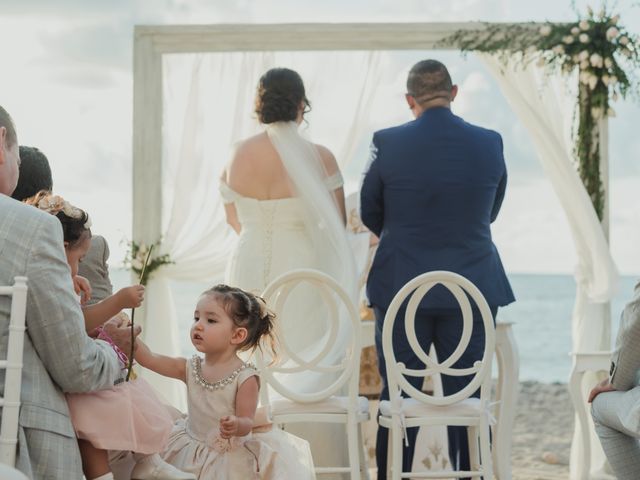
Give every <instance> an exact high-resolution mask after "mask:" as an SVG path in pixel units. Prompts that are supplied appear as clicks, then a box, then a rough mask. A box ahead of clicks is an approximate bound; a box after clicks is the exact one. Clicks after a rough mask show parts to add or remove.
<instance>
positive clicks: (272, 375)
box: [256, 269, 369, 480]
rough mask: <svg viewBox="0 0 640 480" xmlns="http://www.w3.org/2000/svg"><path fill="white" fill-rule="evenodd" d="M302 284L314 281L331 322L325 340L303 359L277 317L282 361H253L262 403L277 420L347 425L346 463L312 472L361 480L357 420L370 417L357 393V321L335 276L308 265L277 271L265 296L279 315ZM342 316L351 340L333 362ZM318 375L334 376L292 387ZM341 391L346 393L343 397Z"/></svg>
mask: <svg viewBox="0 0 640 480" xmlns="http://www.w3.org/2000/svg"><path fill="white" fill-rule="evenodd" d="M305 283H306V284H310V285H311V286H313V288H314V289H315V291H316V292H317V293H318V295H319V296H320V297H321V298H322V303H323V305H324V306H325V307H326V311H327V314H328V319H327V320H328V324H329V325H328V331H327V332H326V335H325V337H324V338H325V340H326V343H325V344H324V345H323V346H321V348H319V349H318V350H317V351H315V350H314V355H313V358H311V359H308V358H302V355H301V354H300V352H298V351H297V350H296V349H295V347H296V346H295V345H290V344H288V343H287V335H286V332H283V331H282V325H281V322H278V321H277V320H276V333H277V335H278V340H279V347H280V352H279V354H280V355H281V357H282V358H281V361H280V362H278V363H276V364H274V365H270V359H268V358H267V357H266V356H265V354H264V353H261V352H257V354H256V362H257V364H258V368H259V369H260V371H261V378H262V379H263V381H264V383H265V385H264V388H262V389H261V393H260V395H261V403H262V405H263V406H265V407H266V408H267V411H268V412H269V413H270V416H271V420H272V421H273V423H274V424H276V425H285V424H289V423H298V422H304V423H312V422H321V423H342V424H345V427H346V433H347V442H348V453H349V465H348V466H344V465H340V466H332V467H317V468H316V474H329V473H350V477H351V479H352V480H355V479H360V478H361V475H362V477H364V478H368V470H367V468H366V462H365V461H364V458H365V453H364V451H363V449H364V443H363V441H362V432H361V424H362V422H365V421H367V420H368V419H369V405H368V401H367V399H366V398H365V397H359V396H358V387H359V378H358V377H359V373H360V350H361V331H360V329H361V325H360V318H359V316H358V312H357V310H356V307H355V305H354V304H353V301H352V300H351V299H350V298H349V296H348V295H347V293H346V292H345V291H344V290H343V289H342V287H340V285H338V283H337V282H336V281H335V280H333V279H332V278H331V277H329V276H328V275H326V274H324V273H322V272H319V271H317V270H311V269H299V270H292V271H291V272H288V273H285V274H283V275H281V276H279V277H278V278H276V279H274V280H273V281H272V282H271V283H270V284H269V285H268V286H267V288H266V289H265V291H264V293H263V297H264V299H265V301H266V302H267V304H268V305H269V307H270V308H271V309H272V310H273V311H274V312H275V313H276V315H280V314H282V312H283V311H284V309H285V305H286V303H287V299H288V297H289V295H290V293H291V291H292V290H293V289H294V288H296V287H298V286H300V285H302V284H305ZM341 312H342V316H341ZM305 313H306V312H300V321H304V320H305V319H306V318H307V317H305ZM345 317H347V319H348V322H349V325H348V331H349V332H348V333H349V341H348V343H347V347H346V348H345V351H344V356H342V358H339V359H337V360H336V361H335V362H331V361H329V360H328V359H327V355H328V354H330V352H331V351H332V350H333V346H334V345H335V342H336V340H337V339H338V333H339V332H343V333H344V331H345V329H344V325H342V327H341V326H340V322H344V321H345ZM317 374H325V375H334V378H335V379H332V380H331V381H330V382H326V383H323V384H322V385H317V387H315V389H313V388H312V389H310V390H306V391H304V392H301V391H299V390H296V389H295V388H293V387H292V386H291V385H292V383H295V379H296V378H298V379H299V378H301V377H300V376H301V375H317ZM287 380H289V381H287ZM267 387H271V388H272V389H273V391H274V392H275V393H277V394H278V395H280V396H281V397H282V398H277V399H276V398H274V399H272V398H270V395H269V388H267ZM345 390H346V396H341V394H342V393H343V392H344V391H345Z"/></svg>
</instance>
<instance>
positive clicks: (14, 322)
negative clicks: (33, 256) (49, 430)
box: [0, 277, 27, 467]
mask: <svg viewBox="0 0 640 480" xmlns="http://www.w3.org/2000/svg"><path fill="white" fill-rule="evenodd" d="M0 295H7V296H10V297H11V315H10V318H9V335H8V346H7V359H6V360H2V361H0V369H6V372H5V377H4V397H2V398H0V407H2V419H1V420H0V423H1V425H0V463H4V464H7V465H9V466H11V467H13V466H14V465H15V462H16V445H17V444H18V416H19V414H20V388H21V386H22V353H23V344H24V330H25V326H24V324H25V314H26V310H27V279H26V277H15V279H14V284H13V286H11V287H0Z"/></svg>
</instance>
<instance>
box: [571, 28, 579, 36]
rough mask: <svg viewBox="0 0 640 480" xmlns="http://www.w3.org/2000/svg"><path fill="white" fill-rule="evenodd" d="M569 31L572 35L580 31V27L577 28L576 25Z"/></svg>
mask: <svg viewBox="0 0 640 480" xmlns="http://www.w3.org/2000/svg"><path fill="white" fill-rule="evenodd" d="M571 33H572V34H573V35H578V34H579V33H580V29H579V28H578V27H573V28H572V29H571Z"/></svg>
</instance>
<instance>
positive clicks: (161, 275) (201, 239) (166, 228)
mask: <svg viewBox="0 0 640 480" xmlns="http://www.w3.org/2000/svg"><path fill="white" fill-rule="evenodd" d="M276 66H278V67H279V66H286V67H288V68H293V69H294V70H296V71H298V72H299V73H300V75H301V76H302V78H303V80H305V84H306V89H307V96H308V98H310V99H311V101H312V106H313V110H312V112H311V113H310V114H308V115H307V117H306V118H307V120H308V124H307V125H306V126H303V127H302V130H303V132H304V134H305V135H306V136H308V137H310V138H311V139H313V141H314V142H316V143H322V144H324V145H326V146H327V147H329V148H330V149H331V150H332V151H333V153H334V154H335V155H336V158H337V159H338V163H339V164H340V165H341V166H344V165H346V164H347V163H348V162H349V160H350V158H351V156H353V154H354V152H355V148H356V145H357V144H358V142H359V141H360V140H361V137H362V135H363V134H364V133H365V128H366V126H365V124H366V122H364V121H363V120H364V119H366V118H367V117H368V115H369V112H370V108H371V105H372V101H371V100H372V98H373V96H374V95H375V92H376V88H377V85H378V84H379V81H378V80H379V75H380V62H379V53H378V52H239V53H211V54H179V55H165V56H164V57H163V88H164V91H163V97H164V102H163V155H162V171H163V179H162V191H163V202H162V213H163V217H162V222H163V223H162V225H163V236H162V251H161V252H159V253H168V254H169V255H170V256H171V258H172V260H173V261H174V262H175V263H174V264H173V265H168V266H166V267H163V268H162V269H160V270H158V271H157V272H154V275H153V276H152V277H151V279H150V281H149V284H148V286H147V299H148V302H147V308H146V313H145V320H144V323H143V326H144V333H143V337H144V339H145V341H146V342H147V343H148V344H149V346H150V347H151V348H152V349H153V350H154V351H157V352H161V353H163V354H166V355H179V353H180V348H179V346H180V344H182V343H184V342H183V339H182V338H179V332H178V322H177V314H176V309H175V305H174V302H173V297H172V291H171V288H170V281H171V280H190V281H202V282H207V283H211V284H213V283H216V282H220V281H222V279H223V277H224V270H225V264H226V259H227V257H228V255H229V253H230V251H231V249H232V248H233V245H234V242H235V233H234V232H233V231H232V230H231V229H230V228H229V227H228V226H227V224H226V220H225V216H224V207H223V204H222V202H221V200H220V196H219V194H218V181H219V178H220V174H221V173H222V171H223V169H224V167H225V165H226V164H227V162H228V160H229V157H230V155H231V150H232V148H233V145H234V143H235V142H236V141H238V140H241V139H243V138H246V137H247V136H250V135H252V134H254V133H257V132H259V131H260V130H261V126H260V125H259V124H258V122H257V121H256V120H255V115H254V114H253V102H254V94H255V89H256V86H257V83H258V80H259V78H260V76H261V75H262V74H263V73H264V72H265V71H266V70H268V69H269V68H272V67H276ZM366 253H367V252H366V250H364V251H363V252H362V254H363V255H366ZM193 303H194V308H195V303H196V298H194V299H193ZM144 376H145V377H147V378H148V380H149V382H150V383H152V384H153V385H154V386H155V387H156V388H157V389H158V390H159V391H160V392H162V394H163V395H164V396H165V398H166V399H167V400H168V401H169V402H170V403H171V404H173V405H174V406H176V407H178V408H180V409H182V410H184V409H185V408H186V402H185V391H184V388H183V387H182V386H180V385H179V384H178V382H175V381H173V380H170V379H164V378H161V377H159V376H158V375H155V374H153V373H151V372H148V371H145V372H144Z"/></svg>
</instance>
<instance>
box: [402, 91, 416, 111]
mask: <svg viewBox="0 0 640 480" xmlns="http://www.w3.org/2000/svg"><path fill="white" fill-rule="evenodd" d="M404 98H406V99H407V103H408V104H409V109H410V110H413V109H414V108H415V106H416V99H415V98H413V95H411V94H409V93H405V94H404Z"/></svg>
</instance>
